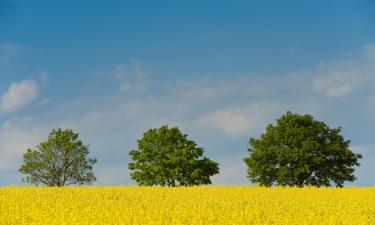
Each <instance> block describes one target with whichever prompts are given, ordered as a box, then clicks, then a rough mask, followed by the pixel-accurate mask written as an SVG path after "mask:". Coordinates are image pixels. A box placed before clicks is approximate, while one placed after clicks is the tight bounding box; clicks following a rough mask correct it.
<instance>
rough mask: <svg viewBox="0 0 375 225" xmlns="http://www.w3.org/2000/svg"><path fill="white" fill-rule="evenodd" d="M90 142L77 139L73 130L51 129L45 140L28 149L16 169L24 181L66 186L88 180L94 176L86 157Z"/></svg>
mask: <svg viewBox="0 0 375 225" xmlns="http://www.w3.org/2000/svg"><path fill="white" fill-rule="evenodd" d="M88 154H89V145H84V144H83V143H82V141H81V140H79V139H78V134H76V133H74V132H73V131H72V130H70V129H68V130H62V129H57V130H53V131H52V132H51V133H50V135H49V136H48V140H47V141H46V142H43V143H41V144H39V145H38V146H37V148H36V150H32V149H27V151H26V153H25V154H24V156H23V164H22V166H21V167H20V169H19V171H20V172H21V173H23V174H25V175H26V176H25V177H24V181H26V182H28V183H30V184H35V185H40V184H41V185H47V186H65V185H72V184H78V185H83V184H91V183H92V182H94V181H95V180H96V178H95V176H94V173H93V165H94V164H95V163H96V161H97V160H96V159H93V158H89V157H88Z"/></svg>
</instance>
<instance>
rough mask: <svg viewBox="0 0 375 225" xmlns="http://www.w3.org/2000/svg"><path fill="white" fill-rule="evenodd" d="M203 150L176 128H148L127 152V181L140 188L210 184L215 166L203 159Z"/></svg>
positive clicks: (216, 169) (217, 166)
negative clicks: (136, 144)
mask: <svg viewBox="0 0 375 225" xmlns="http://www.w3.org/2000/svg"><path fill="white" fill-rule="evenodd" d="M203 153H204V150H203V148H199V147H197V145H196V143H195V142H194V141H192V140H188V139H187V135H186V134H182V133H181V132H180V130H179V129H178V128H177V127H174V128H168V126H166V125H165V126H162V127H160V128H159V129H150V130H148V131H147V132H145V133H144V134H143V138H142V139H140V140H138V149H136V150H131V151H130V152H129V155H130V156H131V158H132V160H133V162H131V163H129V169H130V170H131V171H132V173H131V178H132V179H133V180H135V181H137V182H138V184H140V185H146V186H151V185H161V186H177V185H180V186H189V185H200V184H210V183H211V180H210V176H212V175H215V174H217V173H219V164H218V163H216V162H213V161H211V160H210V159H208V158H206V157H203V158H200V157H201V156H202V155H203Z"/></svg>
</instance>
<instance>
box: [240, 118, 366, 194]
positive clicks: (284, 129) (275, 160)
mask: <svg viewBox="0 0 375 225" xmlns="http://www.w3.org/2000/svg"><path fill="white" fill-rule="evenodd" d="M340 131H341V128H336V129H331V128H329V127H328V126H327V125H326V124H325V123H324V122H321V121H316V120H314V118H313V117H312V116H311V115H298V114H294V113H291V112H287V113H286V114H285V115H283V116H282V117H281V118H279V119H278V120H277V123H276V125H272V124H269V125H268V126H267V129H266V132H265V133H264V134H262V135H261V137H260V138H259V139H255V138H250V141H249V143H250V148H249V149H248V151H249V153H250V157H249V158H245V159H244V161H245V163H246V164H247V166H248V177H249V178H250V180H251V181H252V182H255V183H259V184H260V185H264V186H272V185H283V186H300V187H301V186H304V185H312V186H331V185H333V184H334V185H336V186H339V187H342V186H343V184H344V182H345V181H354V180H355V179H356V177H355V176H354V175H353V172H354V170H355V166H359V165H360V164H359V163H358V160H359V159H361V158H362V156H361V155H360V154H356V153H353V152H352V151H351V150H350V149H349V144H350V141H349V140H345V139H344V138H343V137H342V136H341V135H340Z"/></svg>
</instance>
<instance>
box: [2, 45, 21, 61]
mask: <svg viewBox="0 0 375 225" xmlns="http://www.w3.org/2000/svg"><path fill="white" fill-rule="evenodd" d="M23 51H24V50H23V48H21V47H19V46H17V45H15V44H12V43H8V42H3V43H0V64H3V63H9V62H10V60H11V58H13V57H14V56H15V55H17V54H19V53H21V52H23Z"/></svg>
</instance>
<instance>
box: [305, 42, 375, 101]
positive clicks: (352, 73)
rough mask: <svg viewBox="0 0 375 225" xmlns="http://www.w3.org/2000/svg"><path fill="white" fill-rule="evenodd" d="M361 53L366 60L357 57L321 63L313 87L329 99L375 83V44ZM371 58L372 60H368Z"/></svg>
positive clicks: (315, 73)
mask: <svg viewBox="0 0 375 225" xmlns="http://www.w3.org/2000/svg"><path fill="white" fill-rule="evenodd" d="M361 54H364V55H365V58H366V60H363V59H361V57H355V58H352V59H350V60H344V61H337V62H329V63H321V64H320V65H319V67H318V69H317V70H316V71H311V72H310V73H311V74H313V75H314V80H313V87H314V90H315V91H316V92H318V93H322V94H324V95H325V96H326V97H327V98H329V99H337V98H341V97H345V96H349V95H351V94H353V93H355V92H359V91H361V90H364V89H366V88H369V87H370V88H372V86H371V85H373V84H374V83H375V66H374V63H373V62H374V60H375V45H368V46H366V47H365V48H364V49H363V50H362V52H361ZM367 60H370V61H367Z"/></svg>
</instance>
